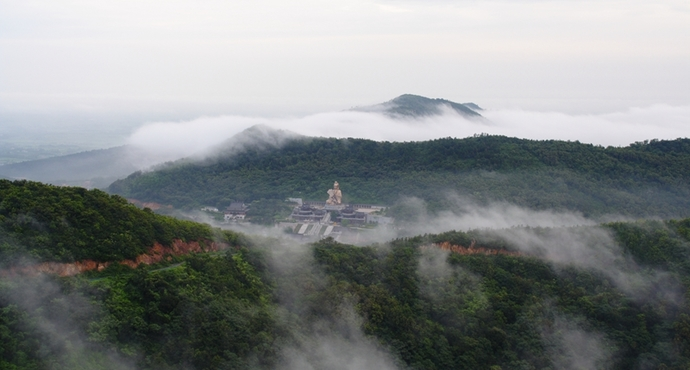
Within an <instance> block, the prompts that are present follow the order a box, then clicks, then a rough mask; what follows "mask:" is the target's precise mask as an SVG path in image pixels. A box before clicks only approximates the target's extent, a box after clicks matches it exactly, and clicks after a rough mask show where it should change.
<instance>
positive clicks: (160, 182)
mask: <svg viewBox="0 0 690 370" xmlns="http://www.w3.org/2000/svg"><path fill="white" fill-rule="evenodd" d="M334 181H338V182H339V183H340V187H341V189H342V190H343V194H344V201H345V202H366V203H374V204H386V205H394V204H396V203H398V202H400V201H401V199H404V198H406V197H417V198H420V199H422V200H424V201H425V202H426V203H427V204H428V206H429V208H430V209H431V210H432V211H435V210H439V209H444V208H445V209H447V208H448V207H449V206H448V204H449V202H448V198H449V197H453V196H459V197H464V198H466V199H469V200H471V201H473V202H478V203H479V204H482V203H486V202H491V201H506V202H510V203H512V204H516V205H519V206H526V207H530V208H532V209H553V210H572V211H577V212H581V213H583V214H584V215H585V216H598V215H603V214H610V213H615V214H622V215H629V216H634V217H647V216H660V217H666V218H670V217H676V218H678V217H687V216H690V214H688V212H689V211H688V210H690V140H689V139H677V140H672V141H657V140H653V141H651V142H641V143H636V144H632V145H630V146H628V147H620V148H619V147H606V148H605V147H600V146H594V145H589V144H582V143H579V142H565V141H554V140H549V141H534V140H524V139H516V138H508V137H502V136H488V135H479V136H475V137H470V138H465V139H452V138H445V139H437V140H432V141H426V142H404V143H400V142H375V141H371V140H364V139H326V138H302V139H294V140H289V141H287V142H286V143H284V144H282V145H281V146H279V147H273V148H265V147H264V148H261V149H258V148H252V147H247V148H245V149H244V150H242V151H235V152H233V154H232V155H227V156H223V155H219V156H216V157H213V159H207V160H204V161H192V160H182V161H178V162H176V163H169V164H167V165H165V166H162V167H161V168H159V169H157V170H155V171H151V172H146V173H141V172H137V173H134V174H132V175H130V176H129V177H127V178H126V179H123V180H119V181H116V182H115V183H113V184H112V185H111V186H110V187H109V189H108V191H109V192H111V193H114V194H119V195H122V196H124V197H128V198H130V197H131V198H136V199H139V200H146V201H154V202H159V203H162V204H170V205H173V206H175V207H179V208H191V207H197V206H202V205H213V206H218V207H225V206H227V205H228V204H229V203H230V202H231V201H232V200H243V201H245V202H250V201H254V200H260V199H281V200H282V199H285V198H287V197H301V198H304V199H310V200H325V199H326V195H325V192H326V190H327V189H330V187H331V186H332V184H333V182H334Z"/></svg>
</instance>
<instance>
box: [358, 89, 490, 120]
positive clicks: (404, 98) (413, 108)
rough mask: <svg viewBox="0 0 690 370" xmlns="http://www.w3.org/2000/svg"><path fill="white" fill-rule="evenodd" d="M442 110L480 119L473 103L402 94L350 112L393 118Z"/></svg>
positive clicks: (436, 112) (422, 114) (432, 113)
mask: <svg viewBox="0 0 690 370" xmlns="http://www.w3.org/2000/svg"><path fill="white" fill-rule="evenodd" d="M444 108H445V109H448V110H452V111H455V112H456V113H458V114H460V115H463V116H465V117H474V118H477V117H481V114H479V113H478V112H477V111H480V110H482V109H481V108H480V107H479V106H478V105H477V104H474V103H464V104H460V103H455V102H452V101H450V100H446V99H438V98H437V99H431V98H426V97H423V96H419V95H412V94H404V95H400V96H398V97H397V98H395V99H393V100H390V101H387V102H385V103H381V104H377V105H372V106H368V107H357V108H353V109H352V110H355V111H361V112H380V113H383V114H386V115H389V116H393V117H425V116H434V115H440V114H443V113H444Z"/></svg>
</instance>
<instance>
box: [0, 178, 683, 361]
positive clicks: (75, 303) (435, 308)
mask: <svg viewBox="0 0 690 370" xmlns="http://www.w3.org/2000/svg"><path fill="white" fill-rule="evenodd" d="M0 184H1V185H2V192H3V193H2V203H0V210H1V212H2V217H3V218H2V222H3V224H2V228H0V235H1V236H2V238H3V239H2V246H3V253H12V254H10V255H11V256H15V257H16V256H18V255H20V254H28V255H29V257H31V256H38V257H37V258H39V259H40V261H64V260H71V259H75V258H98V256H103V258H104V259H108V258H114V259H118V258H121V256H124V255H125V254H126V253H129V252H126V251H128V250H129V248H130V244H129V243H130V242H129V241H128V239H127V238H125V239H117V240H116V241H114V242H113V243H115V244H113V245H111V246H110V248H109V249H113V250H117V247H118V244H117V243H123V247H124V249H123V250H124V251H121V252H117V253H113V254H108V253H105V252H104V251H103V250H101V249H100V247H99V245H97V244H90V243H92V242H94V243H98V242H99V241H100V240H101V239H98V238H99V235H98V234H91V233H92V231H91V229H93V228H94V225H93V223H89V222H91V221H89V222H87V221H85V220H92V219H94V218H98V217H97V216H99V215H100V217H103V218H104V220H108V221H113V222H114V223H113V225H112V226H110V227H112V229H109V231H108V233H110V234H112V235H119V234H121V233H127V232H128V230H130V229H132V228H134V229H136V228H137V227H138V225H139V224H141V225H142V226H141V230H140V231H137V233H136V234H132V236H131V237H132V238H133V237H134V236H135V235H139V234H141V235H153V239H155V238H157V237H159V235H164V236H167V238H169V239H168V240H171V239H180V238H196V237H203V238H216V239H220V240H221V241H223V242H225V243H227V244H228V245H229V248H228V249H226V250H223V251H217V252H211V253H193V254H189V255H184V256H174V257H173V258H170V259H166V260H163V261H161V262H159V263H156V264H151V265H145V264H141V265H139V266H138V267H137V268H130V267H128V266H124V265H120V264H111V265H110V266H109V267H107V268H106V269H104V270H102V271H91V272H87V273H83V274H80V275H77V276H73V277H63V278H60V277H55V276H50V275H44V274H28V275H12V274H6V273H2V274H0V343H1V345H0V368H2V369H132V368H136V369H309V368H313V369H353V368H382V369H449V368H468V369H487V370H497V369H578V368H585V369H687V368H688V367H689V366H690V312H689V311H690V309H689V307H690V305H688V296H687V292H688V289H689V288H690V219H687V218H686V219H680V220H675V221H638V222H614V223H607V224H602V225H599V226H578V227H562V228H527V227H515V228H511V229H505V230H491V229H482V230H472V231H468V232H461V231H450V232H446V233H443V234H434V235H421V236H416V237H411V238H404V239H396V240H393V241H390V242H387V243H382V244H374V245H369V246H353V245H346V244H341V243H338V242H336V241H334V240H333V239H324V240H321V241H319V242H317V243H314V244H311V245H297V244H294V243H291V242H290V241H289V240H287V239H286V240H281V239H272V238H249V237H246V236H243V235H239V234H236V233H233V232H230V231H220V230H212V229H210V228H208V227H207V226H203V225H196V224H193V223H189V222H184V221H175V220H172V219H168V218H166V217H163V216H159V215H154V214H152V213H150V212H148V211H144V210H138V209H136V208H134V207H132V206H129V205H127V204H126V203H125V202H124V201H123V200H122V198H119V197H117V196H109V195H107V194H105V193H103V192H100V191H85V190H83V189H77V188H57V187H52V186H46V185H42V184H37V183H29V182H14V183H10V182H2V183H0ZM27 199H28V200H27ZM98 202H101V203H98ZM125 211H126V212H125ZM109 212H110V213H109ZM118 212H121V213H118ZM122 212H124V213H122ZM87 216H89V217H87ZM42 217H43V218H42ZM108 217H112V218H108ZM51 218H55V220H57V221H56V222H54V224H52V225H51V224H49V220H50V219H51ZM115 219H123V221H122V223H117V222H115ZM80 220H81V221H80ZM80 222H83V223H80ZM128 222H131V223H132V224H128ZM156 225H158V226H156ZM195 225H196V226H195ZM157 228H160V229H161V232H163V234H156V231H155V230H156V229H157ZM48 230H49V231H50V233H48V232H47V231H48ZM146 230H148V231H146ZM151 233H152V234H151ZM52 234H55V235H58V236H59V237H58V236H56V237H54V239H53V237H52V236H51V235H52ZM554 236H557V237H555V238H554ZM62 238H73V239H62ZM153 239H146V238H144V239H141V240H142V243H143V244H142V246H141V247H142V248H143V247H145V246H146V244H145V242H148V241H149V240H153ZM161 240H163V239H161ZM80 241H81V242H83V243H86V244H85V245H81V246H80V247H79V248H75V249H74V250H71V249H69V248H67V247H64V249H60V248H58V249H56V246H58V245H60V243H68V244H71V243H73V242H74V243H76V242H80ZM163 241H164V240H163ZM24 243H27V245H26V246H24ZM441 245H453V246H455V247H454V248H455V249H451V250H452V251H450V252H449V251H445V250H443V249H442V248H440V246H441ZM576 250H579V252H580V253H572V252H574V251H576ZM56 251H58V252H56ZM566 252H569V254H568V253H566ZM564 253H565V256H566V258H563V257H562V256H563V254H564ZM20 260H21V259H19V258H15V259H13V260H12V261H20ZM21 261H22V262H21V263H27V262H26V260H21ZM10 264H11V263H10ZM6 267H9V266H7V265H6V266H5V268H6ZM2 271H5V270H1V271H0V272H2Z"/></svg>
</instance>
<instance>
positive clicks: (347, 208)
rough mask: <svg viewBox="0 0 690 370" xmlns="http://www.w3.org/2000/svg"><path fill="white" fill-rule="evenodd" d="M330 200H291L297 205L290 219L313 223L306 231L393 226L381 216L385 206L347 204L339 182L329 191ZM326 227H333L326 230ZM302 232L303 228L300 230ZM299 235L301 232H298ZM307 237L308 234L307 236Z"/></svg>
mask: <svg viewBox="0 0 690 370" xmlns="http://www.w3.org/2000/svg"><path fill="white" fill-rule="evenodd" d="M327 194H328V199H327V200H326V201H325V202H318V201H302V199H299V198H290V199H291V200H292V201H293V202H295V203H297V204H298V206H296V207H295V208H294V209H293V211H292V214H291V215H290V218H291V219H292V220H294V221H296V222H298V223H305V224H306V223H313V224H318V225H312V227H305V228H304V230H305V232H306V230H318V229H319V228H320V227H321V226H323V227H324V228H323V229H322V230H323V231H324V232H325V230H328V231H329V233H330V231H332V230H334V229H333V226H336V227H337V226H339V225H340V226H363V225H366V224H392V222H393V221H392V219H391V218H390V217H385V216H381V215H380V211H382V210H383V209H385V208H386V207H384V206H376V205H372V204H345V203H343V192H342V190H341V189H340V184H338V182H337V181H336V182H334V183H333V188H332V189H329V190H328V191H327ZM326 226H331V227H330V228H326ZM299 230H300V231H302V227H301V226H300V228H299ZM298 233H299V232H298ZM305 235H306V234H305Z"/></svg>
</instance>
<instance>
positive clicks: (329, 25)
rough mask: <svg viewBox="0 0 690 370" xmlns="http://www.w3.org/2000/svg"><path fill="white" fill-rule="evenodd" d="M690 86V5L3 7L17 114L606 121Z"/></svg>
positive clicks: (5, 0) (497, 2)
mask: <svg viewBox="0 0 690 370" xmlns="http://www.w3.org/2000/svg"><path fill="white" fill-rule="evenodd" d="M688 86H690V2H688V1H687V0H656V1H649V0H615V1H614V0H596V1H584V0H522V1H520V0H505V1H503V0H484V1H479V0H461V1H450V0H448V1H444V0H435V1H434V0H431V1H429V0H424V1H421V0H420V1H414V0H401V1H396V0H379V1H369V0H347V1H332V0H303V1H273V0H264V1H249V0H247V1H244V0H233V1H226V0H218V1H216V0H195V1H191V0H190V1H186V0H182V1H180V0H160V1H158V0H119V1H106V0H100V1H99V0H60V1H54V0H21V1H20V0H0V109H2V110H3V111H17V110H20V111H34V110H41V111H44V112H46V111H86V112H93V111H96V112H100V111H104V110H107V111H115V112H120V113H122V112H125V111H127V112H141V113H142V114H144V113H148V114H151V113H156V112H157V111H160V113H161V114H165V115H167V116H166V118H173V117H172V116H175V115H176V114H177V115H180V116H184V118H187V119H189V118H191V116H194V115H195V114H196V115H200V114H250V115H272V116H275V115H300V114H307V113H317V112H321V111H328V110H340V109H346V108H349V107H351V106H355V105H368V104H373V103H378V102H382V101H386V100H390V99H392V98H393V97H395V96H398V95H400V94H403V93H413V94H419V95H424V96H430V97H443V98H447V99H450V100H454V101H461V102H464V101H474V102H477V103H478V104H480V105H482V106H486V107H489V108H495V109H502V108H511V109H515V108H521V109H528V110H542V111H544V110H555V111H561V112H568V113H604V112H611V111H616V110H622V109H627V108H630V107H645V106H650V105H653V104H660V103H661V104H669V105H675V106H678V105H688V104H690V88H688ZM154 115H155V114H154Z"/></svg>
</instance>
